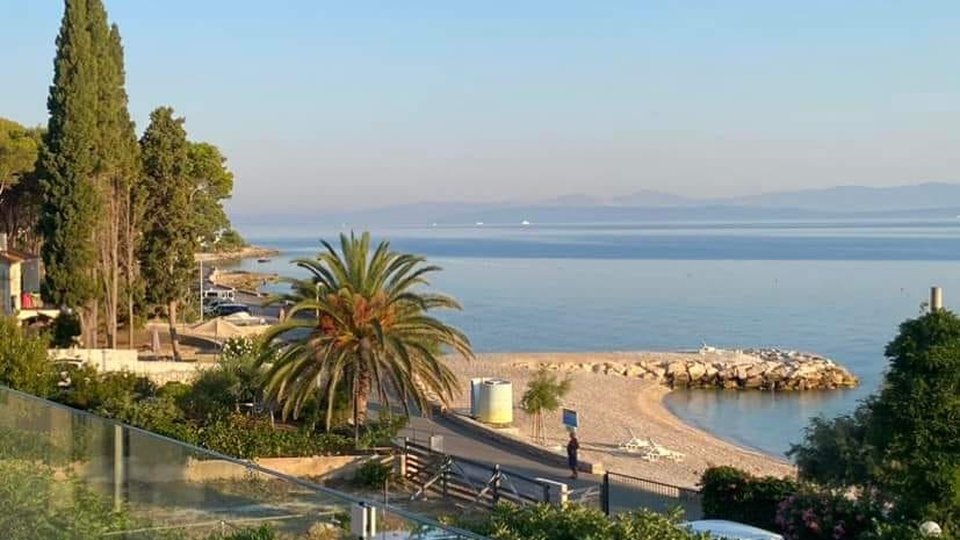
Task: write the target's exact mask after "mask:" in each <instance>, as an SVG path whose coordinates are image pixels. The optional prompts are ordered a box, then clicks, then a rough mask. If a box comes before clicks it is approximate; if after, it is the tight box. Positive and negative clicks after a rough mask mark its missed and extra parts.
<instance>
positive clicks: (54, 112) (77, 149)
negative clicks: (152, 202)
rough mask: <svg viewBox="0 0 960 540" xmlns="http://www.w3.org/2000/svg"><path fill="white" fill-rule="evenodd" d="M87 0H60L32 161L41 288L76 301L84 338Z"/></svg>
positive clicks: (89, 109) (90, 272)
mask: <svg viewBox="0 0 960 540" xmlns="http://www.w3.org/2000/svg"><path fill="white" fill-rule="evenodd" d="M87 7H88V1H87V0H66V2H65V10H64V15H63V19H62V21H61V25H60V33H59V35H58V36H57V55H56V58H55V59H54V76H53V85H52V86H51V87H50V95H49V98H48V100H47V108H48V110H49V112H50V119H49V123H48V125H47V134H46V139H45V145H44V150H43V153H42V156H41V160H40V165H41V168H42V171H43V181H42V184H41V192H42V194H43V211H42V214H41V220H40V230H41V233H42V235H43V237H44V243H43V250H42V255H43V262H44V266H45V271H46V277H45V282H44V286H43V292H44V296H45V297H46V298H47V299H48V300H50V301H52V302H54V303H55V304H57V305H65V306H70V307H76V308H78V309H79V315H80V320H81V323H82V324H83V326H84V336H85V338H86V340H87V343H90V342H91V340H92V338H95V335H96V328H95V327H93V325H92V324H91V322H92V319H94V318H95V314H96V308H95V305H92V304H93V303H94V300H95V298H96V295H97V287H96V285H97V283H96V276H95V272H94V268H95V265H96V261H97V253H96V246H95V245H94V244H93V238H94V231H95V229H96V225H97V216H98V214H99V210H100V208H101V205H102V200H101V197H100V191H99V190H98V189H96V185H95V180H94V172H95V171H96V169H97V152H96V147H97V142H98V139H99V137H98V135H97V103H98V91H97V68H98V66H97V58H96V50H95V47H94V44H93V39H92V36H91V33H90V31H89V21H88V9H87Z"/></svg>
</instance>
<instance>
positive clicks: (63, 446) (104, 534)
mask: <svg viewBox="0 0 960 540" xmlns="http://www.w3.org/2000/svg"><path fill="white" fill-rule="evenodd" d="M371 509H372V510H371ZM360 521H368V522H369V521H375V525H373V527H372V528H370V527H369V525H368V528H367V529H366V535H365V536H361V535H360V534H359V531H361V530H364V529H362V528H360V525H359V522H360ZM262 528H269V529H270V530H271V531H272V532H273V536H269V535H267V533H265V532H263V531H258V529H262ZM351 530H353V531H354V532H351ZM241 533H244V535H241ZM257 534H261V535H260V536H258V535H257ZM274 537H275V538H283V539H287V538H291V539H293V538H296V539H299V538H305V539H313V540H337V539H348V538H350V539H352V538H368V539H383V540H387V539H389V540H408V539H409V540H414V539H424V540H428V539H429V540H440V539H464V540H466V539H477V540H483V538H484V537H482V536H479V535H476V534H472V533H469V532H466V531H462V530H457V529H453V528H450V527H446V526H442V525H439V524H437V523H435V522H433V521H431V520H428V519H425V518H422V517H420V516H417V515H415V514H411V513H410V512H407V511H405V510H402V509H399V508H396V507H393V506H391V505H388V504H384V503H382V502H377V501H365V500H362V499H358V498H356V497H353V496H350V495H347V494H344V493H341V492H338V491H335V490H331V489H329V488H326V487H323V486H320V485H316V484H314V483H311V482H308V481H305V480H302V479H299V478H294V477H290V476H286V475H282V474H279V473H276V472H273V471H269V470H267V469H264V468H262V467H259V466H257V465H254V464H251V463H247V462H243V461H240V460H236V459H232V458H229V457H226V456H223V455H219V454H215V453H212V452H208V451H206V450H203V449H200V448H196V447H193V446H189V445H186V444H183V443H180V442H178V441H175V440H172V439H168V438H166V437H162V436H159V435H156V434H153V433H150V432H147V431H143V430H140V429H137V428H133V427H130V426H126V425H123V424H119V423H116V422H113V421H111V420H107V419H104V418H101V417H98V416H95V415H92V414H89V413H86V412H83V411H78V410H75V409H71V408H69V407H65V406H62V405H59V404H57V403H53V402H50V401H46V400H43V399H39V398H37V397H34V396H30V395H27V394H23V393H20V392H17V391H14V390H10V389H7V388H4V387H0V538H3V539H4V540H19V539H27V538H29V539H35V538H39V539H43V538H120V539H130V540H141V539H161V538H162V539H171V540H174V539H192V538H202V539H218V538H237V539H239V538H243V539H256V540H259V539H261V538H274Z"/></svg>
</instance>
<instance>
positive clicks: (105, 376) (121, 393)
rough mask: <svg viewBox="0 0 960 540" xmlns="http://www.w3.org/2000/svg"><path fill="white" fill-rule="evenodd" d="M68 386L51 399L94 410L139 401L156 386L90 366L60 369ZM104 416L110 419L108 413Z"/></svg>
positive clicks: (153, 391)
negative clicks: (110, 404)
mask: <svg viewBox="0 0 960 540" xmlns="http://www.w3.org/2000/svg"><path fill="white" fill-rule="evenodd" d="M63 371H64V372H65V373H66V380H68V381H69V383H70V384H69V385H68V386H66V387H64V388H61V389H60V390H59V392H58V393H57V395H55V396H54V399H55V400H56V401H59V402H60V403H63V404H64V405H69V406H71V407H75V408H77V409H84V410H97V409H101V408H104V407H105V406H106V405H107V404H108V403H113V404H117V403H121V402H124V401H132V402H135V401H139V400H142V399H146V398H149V397H151V396H153V395H154V394H155V393H156V385H154V384H153V382H151V381H150V379H148V378H146V377H139V376H137V375H134V374H132V373H128V372H123V371H121V372H107V373H100V372H98V371H97V369H96V368H94V367H93V366H90V365H86V364H85V365H83V366H80V367H73V366H68V367H65V368H64V369H63ZM104 412H107V413H108V414H107V415H108V416H114V415H113V414H109V412H110V411H104Z"/></svg>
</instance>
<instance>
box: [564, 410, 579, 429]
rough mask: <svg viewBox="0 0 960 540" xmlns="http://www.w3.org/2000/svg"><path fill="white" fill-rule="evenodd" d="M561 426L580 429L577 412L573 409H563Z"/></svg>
mask: <svg viewBox="0 0 960 540" xmlns="http://www.w3.org/2000/svg"><path fill="white" fill-rule="evenodd" d="M563 425H565V426H567V427H568V428H573V429H576V428H578V427H580V417H579V416H578V415H577V411H575V410H573V409H564V410H563Z"/></svg>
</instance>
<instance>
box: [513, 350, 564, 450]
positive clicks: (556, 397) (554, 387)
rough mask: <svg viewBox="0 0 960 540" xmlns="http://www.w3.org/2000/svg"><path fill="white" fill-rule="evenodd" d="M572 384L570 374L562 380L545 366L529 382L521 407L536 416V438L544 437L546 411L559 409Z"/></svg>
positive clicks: (521, 399) (534, 433) (534, 434)
mask: <svg viewBox="0 0 960 540" xmlns="http://www.w3.org/2000/svg"><path fill="white" fill-rule="evenodd" d="M571 385H572V381H571V380H570V377H569V375H568V376H567V377H564V379H563V380H560V378H559V377H558V376H557V374H556V373H554V372H551V371H550V370H548V369H547V368H545V367H543V368H540V371H538V372H537V374H536V376H534V377H533V379H531V380H530V382H528V383H527V390H526V392H524V393H523V397H522V398H520V407H521V408H523V412H525V413H527V414H529V415H532V416H533V417H534V423H533V436H534V438H536V439H540V440H542V439H543V437H544V428H543V413H544V411H550V412H552V411H556V410H557V409H559V408H560V403H561V400H562V399H563V396H565V395H567V393H568V392H569V391H570V386H571Z"/></svg>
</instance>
